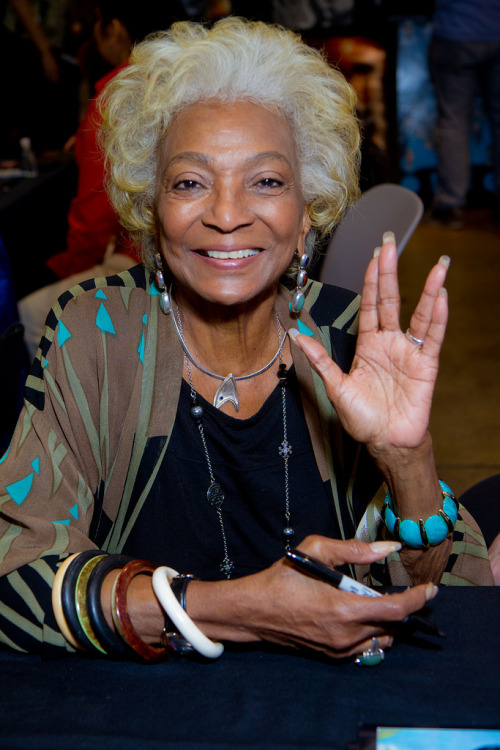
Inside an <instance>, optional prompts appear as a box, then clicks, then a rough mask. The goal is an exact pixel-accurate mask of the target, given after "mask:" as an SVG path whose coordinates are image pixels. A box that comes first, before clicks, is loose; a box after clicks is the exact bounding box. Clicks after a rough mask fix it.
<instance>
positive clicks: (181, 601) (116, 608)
mask: <svg viewBox="0 0 500 750" xmlns="http://www.w3.org/2000/svg"><path fill="white" fill-rule="evenodd" d="M113 570H119V571H120V572H119V574H118V576H117V578H116V580H115V582H114V585H113V589H112V593H111V613H112V617H113V622H114V625H115V628H116V629H113V628H111V627H110V626H109V624H108V621H107V620H106V617H105V614H104V611H103V608H102V603H101V589H102V584H103V582H104V579H105V578H106V576H107V575H108V573H111V572H112V571H113ZM137 575H151V576H152V582H153V590H154V592H155V594H156V597H157V599H158V601H159V602H160V605H161V607H162V608H163V610H164V613H165V627H164V628H163V632H162V634H161V638H160V639H159V643H158V645H150V644H149V643H146V641H144V640H143V639H142V638H141V637H140V636H139V634H138V633H137V631H136V630H135V628H134V626H133V624H132V621H131V619H130V615H129V612H128V608H127V590H128V587H129V585H130V582H131V581H132V579H133V578H134V577H135V576H137ZM193 578H195V576H192V575H179V574H178V573H177V571H175V570H173V569H172V568H167V567H161V568H156V566H155V565H153V564H152V563H150V562H148V561H147V560H133V559H132V558H130V557H128V556H126V555H109V554H107V553H105V552H102V551H100V550H86V551H85V552H78V553H75V554H73V555H70V556H69V557H67V558H66V559H65V560H64V561H63V562H62V563H61V565H60V566H59V569H58V571H57V573H56V576H55V578H54V584H53V587H52V608H53V610H54V615H55V618H56V621H57V624H58V626H59V629H60V631H61V633H62V634H63V636H64V638H65V639H66V640H67V641H68V643H69V644H70V645H71V646H73V647H74V648H76V649H78V650H80V651H84V652H86V653H87V654H89V655H93V656H110V657H112V658H115V659H127V658H129V659H130V658H134V657H135V658H137V657H140V658H141V659H143V660H145V661H148V662H159V661H165V660H166V659H169V658H170V657H171V656H174V655H175V654H187V653H192V652H197V653H199V654H201V655H202V656H205V657H207V658H209V659H216V658H217V657H219V656H220V655H221V654H222V652H223V651H224V646H223V645H222V644H221V643H216V642H214V641H211V640H210V639H209V638H207V637H206V636H205V635H204V634H203V633H202V632H201V630H200V629H199V628H198V627H197V626H196V625H195V624H194V622H193V621H192V620H191V618H190V617H189V616H188V614H187V612H186V588H187V585H188V583H189V581H190V580H192V579H193Z"/></svg>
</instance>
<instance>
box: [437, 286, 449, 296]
mask: <svg viewBox="0 0 500 750" xmlns="http://www.w3.org/2000/svg"><path fill="white" fill-rule="evenodd" d="M438 295H439V296H440V297H447V296H448V290H447V289H445V288H444V286H442V287H441V289H440V290H439V292H438Z"/></svg>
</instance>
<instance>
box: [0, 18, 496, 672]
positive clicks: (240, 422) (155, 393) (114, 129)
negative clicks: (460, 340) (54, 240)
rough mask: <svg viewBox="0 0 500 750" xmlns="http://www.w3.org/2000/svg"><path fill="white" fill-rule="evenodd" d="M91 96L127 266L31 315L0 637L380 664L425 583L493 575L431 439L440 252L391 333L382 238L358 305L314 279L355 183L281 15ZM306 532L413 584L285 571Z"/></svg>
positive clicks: (348, 96) (0, 467)
mask: <svg viewBox="0 0 500 750" xmlns="http://www.w3.org/2000/svg"><path fill="white" fill-rule="evenodd" d="M101 102H102V108H103V109H102V112H103V126H102V132H103V143H104V147H105V151H106V156H107V163H108V165H109V180H108V189H109V191H110V196H111V200H112V202H113V205H114V206H115V207H116V209H117V211H118V213H119V215H120V218H121V220H122V222H123V223H124V225H125V226H126V227H127V228H128V230H129V232H131V233H133V236H134V238H135V239H136V240H137V241H140V242H141V247H142V252H143V263H142V264H139V265H137V266H135V267H134V268H131V269H129V270H127V271H124V272H122V273H120V274H118V275H116V276H113V277H111V278H108V279H103V278H98V279H91V280H89V281H86V282H83V283H82V284H80V285H78V286H76V287H74V288H73V289H72V290H71V291H70V292H66V293H65V294H64V295H62V296H61V297H60V298H59V301H58V303H57V304H56V305H55V306H54V308H53V310H52V311H51V313H50V315H49V317H48V319H47V326H46V328H45V333H44V337H43V340H42V343H41V347H40V348H39V350H38V353H37V357H36V359H35V362H34V364H33V368H32V371H31V374H30V376H29V378H28V382H27V389H26V404H25V408H24V410H23V413H22V414H21V417H20V420H19V423H18V426H17V428H16V432H15V434H14V437H13V440H12V443H11V446H10V448H9V450H8V452H7V454H6V455H5V456H4V457H3V459H2V460H1V461H0V507H1V514H0V575H1V577H0V602H1V604H2V605H3V606H2V607H0V639H1V640H2V641H3V642H4V643H6V644H8V645H10V647H13V648H17V649H20V650H22V651H27V652H42V653H43V652H47V653H49V652H53V651H55V652H57V653H59V654H61V653H65V651H67V652H72V653H74V652H75V650H76V651H77V652H78V651H82V650H83V651H91V652H92V653H95V654H101V656H103V655H106V654H107V655H108V656H113V655H115V656H116V655H118V654H121V655H122V656H124V657H126V658H134V655H135V657H137V655H139V654H140V655H141V657H143V658H144V659H146V660H149V661H158V660H161V659H165V658H168V657H169V656H170V655H172V654H173V653H174V652H176V653H179V651H180V652H185V651H186V650H188V651H189V650H192V649H195V650H197V651H199V652H200V653H201V654H203V655H204V656H207V657H216V656H218V655H220V653H221V650H222V645H221V643H220V642H221V641H233V642H239V643H241V642H259V641H268V642H273V643H278V644H281V645H285V646H294V647H295V648H299V649H312V650H316V651H320V652H322V653H323V654H326V655H327V656H329V657H331V658H334V659H339V658H348V657H351V656H354V655H356V658H357V659H358V661H360V663H373V661H372V659H375V661H376V662H379V661H381V660H382V658H383V649H384V648H386V647H389V646H390V645H391V644H392V642H393V637H394V633H395V631H396V630H397V627H398V623H400V622H401V621H402V620H404V619H405V618H406V617H407V616H408V615H409V613H411V612H414V611H416V610H418V609H420V608H421V607H422V606H423V605H424V604H425V602H427V601H429V600H430V599H431V598H433V597H434V596H435V594H436V593H437V585H436V584H438V583H442V584H457V583H459V584H462V583H464V582H465V581H466V582H468V583H470V584H491V583H492V577H491V568H490V565H489V561H488V556H487V550H486V547H485V544H484V541H483V540H482V536H481V534H480V532H479V530H478V528H477V525H476V524H475V522H474V520H473V519H472V517H471V516H470V514H469V513H468V512H467V510H466V509H465V508H463V507H462V506H459V504H458V502H457V501H456V500H455V499H454V498H453V493H452V491H451V490H450V488H449V487H447V485H446V484H445V483H444V482H443V481H440V480H439V479H438V476H437V472H436V467H435V463H434V457H433V449H432V440H431V437H430V434H429V432H428V424H429V416H430V410H431V402H432V394H433V390H434V383H435V380H436V377H437V371H438V357H439V352H440V349H441V345H442V341H443V338H444V333H445V327H446V322H447V314H448V303H447V295H446V291H445V290H444V288H443V284H444V281H445V278H446V273H447V269H448V263H449V259H448V258H446V257H442V258H441V259H440V260H439V262H438V263H437V264H436V265H435V266H434V267H433V268H432V269H431V271H430V273H429V275H428V277H427V280H426V283H425V288H424V292H423V294H422V296H421V298H420V301H419V303H418V305H417V308H416V310H415V313H414V314H413V316H412V317H411V320H410V327H409V329H408V330H407V331H406V333H404V332H403V331H402V330H401V328H400V324H399V313H400V300H399V289H398V281H397V249H396V246H395V243H394V235H393V234H392V233H390V232H388V233H386V235H385V236H384V237H383V238H382V239H383V245H382V247H381V248H376V250H375V252H374V256H373V259H372V260H371V262H370V264H369V266H368V270H367V273H366V277H365V284H364V290H363V294H362V297H361V301H360V298H359V296H358V295H355V294H354V293H352V292H349V291H348V290H345V289H340V288H338V287H331V286H327V285H322V284H320V283H318V282H315V281H311V280H310V279H308V274H307V269H308V268H309V264H310V263H311V262H313V259H314V254H315V248H316V239H317V237H318V235H321V234H323V233H325V232H329V231H331V229H332V228H333V227H334V226H335V225H336V223H337V222H338V221H340V219H341V218H342V215H343V214H344V212H345V209H346V208H347V206H348V205H349V204H350V203H352V202H353V201H354V200H355V199H356V198H357V196H358V194H359V143H360V136H359V121H358V118H357V116H356V96H355V94H354V91H353V89H352V88H351V86H349V84H348V83H347V82H346V81H345V79H344V77H343V76H342V74H341V73H340V72H339V71H337V70H336V69H333V68H331V67H330V66H329V65H328V64H327V62H326V61H325V60H324V58H323V57H322V55H321V54H320V53H319V52H318V51H316V50H313V49H311V48H310V47H308V46H307V45H305V44H304V43H303V42H302V40H301V39H300V37H299V36H298V35H295V34H294V33H292V32H291V31H287V30H285V29H283V28H280V27H275V26H268V25H266V24H263V23H259V22H253V23H252V22H246V21H244V20H242V19H238V18H226V19H224V20H222V21H220V22H218V23H216V24H214V25H213V26H211V27H210V28H206V27H204V26H203V25H201V24H195V23H189V22H184V23H176V24H173V26H172V27H171V29H170V31H168V32H166V33H163V34H159V35H154V36H153V37H152V38H150V39H147V40H145V41H144V42H142V43H141V44H139V45H137V46H136V47H135V48H134V51H133V53H132V55H131V61H130V65H128V66H126V67H124V68H123V69H122V70H121V71H120V72H119V73H118V74H117V75H116V76H115V77H114V78H113V80H111V81H110V82H109V83H108V85H107V86H106V88H105V89H104V91H103V94H102V96H101ZM357 334H358V335H357ZM419 519H424V520H420V522H419ZM296 546H298V547H299V548H300V549H301V550H302V551H303V552H304V553H308V554H310V555H313V556H315V557H317V558H319V559H320V560H321V561H322V562H323V563H325V564H326V565H329V566H335V565H343V564H348V566H349V571H350V573H351V575H352V576H353V577H356V578H357V579H358V580H359V581H363V580H364V581H366V582H368V583H371V584H372V585H390V584H393V585H401V586H403V588H405V589H406V590H404V591H403V592H402V593H394V594H387V595H386V596H380V597H365V596H358V595H356V594H353V593H349V592H345V591H340V590H338V589H336V588H334V587H332V586H330V585H328V584H326V583H323V582H321V581H317V580H315V579H313V578H312V577H310V576H308V575H306V574H303V573H302V572H300V571H298V570H296V569H295V567H293V566H292V565H291V564H290V562H289V560H288V559H287V558H286V556H285V555H286V552H287V551H290V548H292V547H296ZM178 571H180V573H179V574H178ZM80 574H81V575H80ZM197 579H198V580H197ZM87 614H88V616H89V619H87ZM166 616H167V619H166ZM214 641H215V643H214ZM366 660H368V662H367V661H366Z"/></svg>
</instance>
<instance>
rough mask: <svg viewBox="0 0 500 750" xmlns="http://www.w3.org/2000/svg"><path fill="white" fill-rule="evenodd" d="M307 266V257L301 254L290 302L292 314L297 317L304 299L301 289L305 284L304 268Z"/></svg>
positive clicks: (305, 272)
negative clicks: (295, 283) (295, 284)
mask: <svg viewBox="0 0 500 750" xmlns="http://www.w3.org/2000/svg"><path fill="white" fill-rule="evenodd" d="M308 265H309V256H308V254H307V253H303V254H302V257H301V259H300V263H299V271H298V274H297V286H296V288H295V292H294V295H293V300H292V312H293V313H295V315H298V314H299V313H300V311H301V310H302V308H303V307H304V302H305V299H306V298H305V297H304V292H303V291H302V289H303V288H304V287H305V285H306V284H307V279H308V276H307V271H306V268H307V266H308Z"/></svg>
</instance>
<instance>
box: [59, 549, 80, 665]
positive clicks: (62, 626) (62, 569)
mask: <svg viewBox="0 0 500 750" xmlns="http://www.w3.org/2000/svg"><path fill="white" fill-rule="evenodd" d="M79 554H80V553H79V552H74V553H73V554H72V555H70V556H69V557H67V558H66V559H65V560H63V562H62V563H61V565H60V566H59V568H58V570H57V573H56V574H55V577H54V583H53V584H52V609H53V610H54V617H55V618H56V622H57V625H58V627H59V630H60V631H61V633H62V634H63V636H64V638H65V639H66V640H67V641H68V643H69V644H70V645H71V646H74V647H75V648H76V649H78V651H82V646H80V644H79V643H78V641H77V640H76V639H75V638H73V634H72V633H71V630H70V629H69V627H68V623H67V622H66V618H65V616H64V612H63V608H62V602H61V591H62V584H63V580H64V575H65V573H66V570H67V569H68V567H69V565H70V563H71V561H72V560H74V559H75V557H78V555H79Z"/></svg>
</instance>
